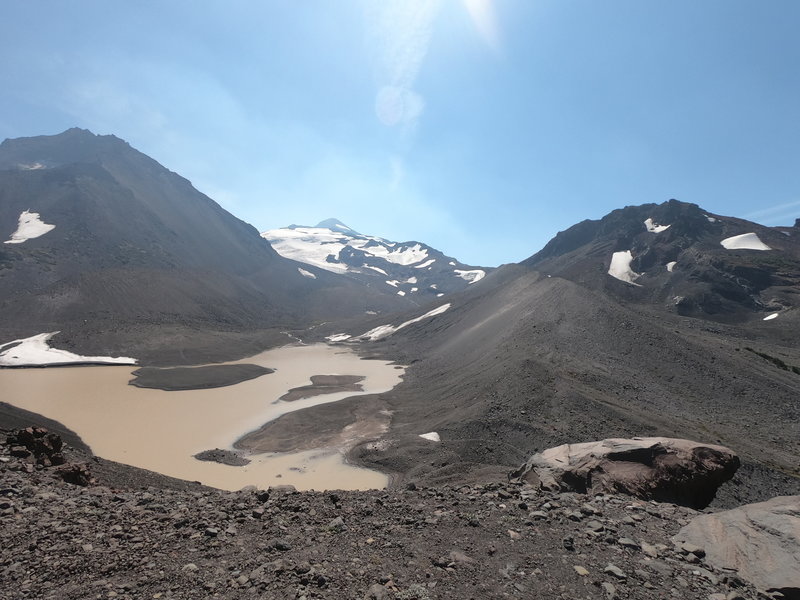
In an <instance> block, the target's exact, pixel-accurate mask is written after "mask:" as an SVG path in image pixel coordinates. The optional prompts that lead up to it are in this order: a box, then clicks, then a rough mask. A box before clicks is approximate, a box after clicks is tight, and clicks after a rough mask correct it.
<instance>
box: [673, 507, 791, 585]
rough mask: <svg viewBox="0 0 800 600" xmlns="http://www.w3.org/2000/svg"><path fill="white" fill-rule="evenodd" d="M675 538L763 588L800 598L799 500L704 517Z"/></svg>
mask: <svg viewBox="0 0 800 600" xmlns="http://www.w3.org/2000/svg"><path fill="white" fill-rule="evenodd" d="M674 539H675V541H676V542H678V543H680V544H682V545H684V547H685V545H686V544H687V543H689V544H694V545H695V546H696V547H698V548H702V549H703V551H704V556H705V559H706V562H707V563H708V564H711V565H713V566H715V567H716V568H718V569H728V570H731V571H736V572H737V573H738V574H739V575H740V576H741V577H743V578H744V579H746V580H748V581H749V582H751V583H752V584H753V585H755V586H757V587H758V588H759V589H762V590H769V591H778V592H781V593H782V594H783V597H785V598H787V599H789V600H798V599H800V496H782V497H778V498H773V499H772V500H768V501H767V502H759V503H757V504H746V505H745V506H741V507H739V508H735V509H733V510H728V511H724V512H720V513H716V514H710V515H700V516H698V517H695V518H694V519H692V521H691V523H689V524H688V525H687V526H686V527H684V528H683V529H681V530H680V532H679V533H678V535H676V536H675V538H674Z"/></svg>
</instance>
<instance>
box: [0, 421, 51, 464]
mask: <svg viewBox="0 0 800 600" xmlns="http://www.w3.org/2000/svg"><path fill="white" fill-rule="evenodd" d="M6 444H8V446H10V449H11V455H12V456H16V457H18V458H29V459H31V460H32V461H33V462H35V463H36V464H38V465H41V466H43V467H51V466H54V465H63V464H64V455H63V454H62V453H61V449H62V447H63V445H64V444H63V442H62V441H61V436H59V435H58V434H56V433H52V432H50V431H48V430H47V429H45V428H44V427H26V428H25V429H19V430H17V431H15V432H13V433H12V434H11V435H10V436H8V438H7V439H6Z"/></svg>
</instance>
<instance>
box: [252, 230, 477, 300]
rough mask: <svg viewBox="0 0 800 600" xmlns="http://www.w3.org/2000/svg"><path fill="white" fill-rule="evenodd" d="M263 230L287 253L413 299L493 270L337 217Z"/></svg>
mask: <svg viewBox="0 0 800 600" xmlns="http://www.w3.org/2000/svg"><path fill="white" fill-rule="evenodd" d="M261 235H262V236H263V237H264V238H265V239H267V240H268V241H269V242H270V244H272V246H273V247H274V248H275V250H277V251H278V253H280V254H281V255H282V256H285V257H286V258H291V259H293V260H297V261H300V262H304V263H306V264H308V265H314V266H316V267H319V268H321V269H325V270H327V271H331V272H333V273H346V274H348V275H349V276H351V277H353V278H354V279H356V280H358V281H360V282H362V283H363V284H364V285H366V286H368V287H370V288H372V289H376V290H381V291H383V292H385V293H388V294H396V295H398V296H402V297H405V298H408V299H409V300H410V304H423V303H425V302H429V301H431V300H432V299H435V298H437V297H441V296H444V295H445V294H447V293H450V292H457V291H461V290H463V289H466V287H467V286H468V285H471V284H473V283H476V282H478V281H480V280H481V279H483V278H484V277H485V276H486V274H487V273H489V272H491V271H492V269H490V268H487V267H475V266H470V265H465V264H462V263H461V262H459V261H458V260H456V259H455V258H453V257H451V256H445V255H444V254H443V253H442V252H440V251H439V250H436V249H435V248H431V247H430V246H428V245H427V244H423V243H420V242H392V241H389V240H386V239H383V238H380V237H375V236H370V235H363V234H360V233H358V232H357V231H355V230H353V229H351V228H350V227H348V226H347V225H345V224H344V223H342V222H341V221H338V220H336V219H327V220H325V221H322V222H321V223H318V224H317V225H316V226H315V227H305V226H300V225H290V226H289V227H285V228H281V229H271V230H269V231H265V232H264V233H262V234H261Z"/></svg>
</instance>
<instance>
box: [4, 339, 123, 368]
mask: <svg viewBox="0 0 800 600" xmlns="http://www.w3.org/2000/svg"><path fill="white" fill-rule="evenodd" d="M57 333H59V332H58V331H53V332H50V333H40V334H39V335H34V336H31V337H29V338H23V339H19V340H12V341H10V342H6V343H5V344H0V350H2V349H3V348H5V347H7V346H12V345H13V344H17V345H16V346H12V347H11V348H9V349H8V350H5V351H4V352H0V366H3V367H29V366H30V367H35V366H42V365H65V364H87V363H92V364H109V365H135V364H136V359H135V358H129V357H127V356H119V357H116V358H113V357H111V356H81V355H79V354H74V353H72V352H69V351H67V350H58V349H56V348H51V347H50V345H49V344H48V342H49V341H50V339H51V338H52V337H53V336H54V335H56V334H57Z"/></svg>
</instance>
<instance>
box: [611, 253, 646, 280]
mask: <svg viewBox="0 0 800 600" xmlns="http://www.w3.org/2000/svg"><path fill="white" fill-rule="evenodd" d="M632 260H633V254H631V251H630V250H624V251H622V252H614V254H613V255H612V256H611V265H609V267H608V274H609V275H611V276H612V277H616V278H617V279H619V280H620V281H624V282H625V283H630V284H631V285H636V286H639V287H641V284H638V283H634V281H633V280H634V279H637V278H639V277H641V275H642V274H641V273H636V272H634V271H633V270H632V269H631V261H632Z"/></svg>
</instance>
